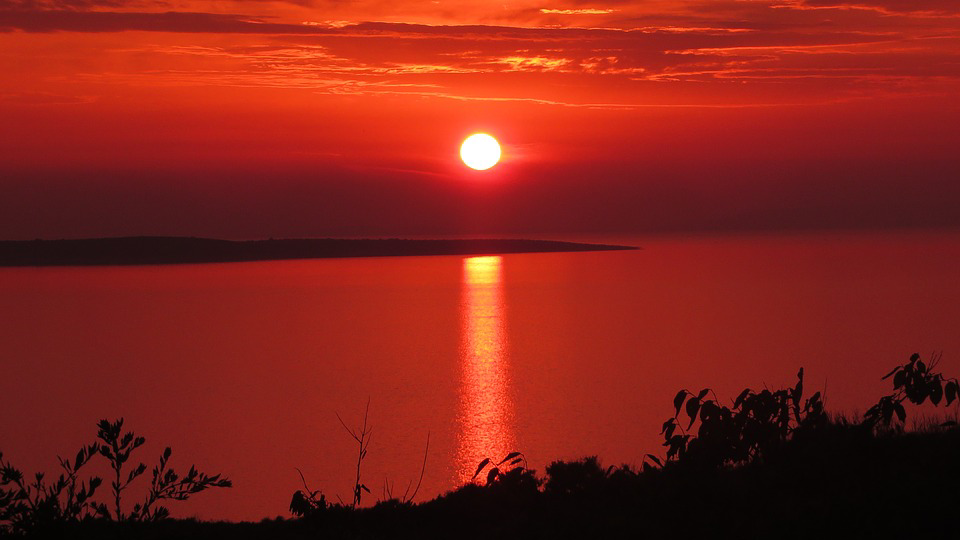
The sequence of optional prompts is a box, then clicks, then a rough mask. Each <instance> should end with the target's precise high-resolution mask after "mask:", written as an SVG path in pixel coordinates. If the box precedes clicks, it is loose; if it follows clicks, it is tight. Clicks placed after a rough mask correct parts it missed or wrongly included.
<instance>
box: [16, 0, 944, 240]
mask: <svg viewBox="0 0 960 540" xmlns="http://www.w3.org/2000/svg"><path fill="white" fill-rule="evenodd" d="M708 4H709V5H708ZM708 4H703V3H697V2H684V1H680V0H666V1H658V2H634V3H623V2H618V3H612V4H610V3H608V4H603V3H596V2H594V3H583V2H579V1H572V0H560V1H557V2H553V3H550V4H543V3H538V2H528V1H521V2H514V3H511V4H508V5H506V6H502V7H501V6H498V7H495V8H492V7H491V6H490V4H488V3H485V2H478V1H475V0H458V1H457V2H454V3H453V4H444V9H437V6H435V5H433V4H431V3H418V2H395V3H391V4H389V5H385V4H382V3H379V2H372V1H370V0H360V1H358V2H348V3H337V4H335V5H326V4H323V5H320V4H315V3H313V2H309V1H304V2H300V1H297V2H250V1H240V0H227V1H222V2H221V1H217V2H214V1H211V0H185V1H183V2H167V1H166V0H160V1H158V2H135V3H125V2H115V1H107V0H91V1H86V2H79V3H71V2H60V1H53V0H45V1H39V2H23V1H20V0H10V1H7V2H0V51H2V52H0V69H2V70H3V72H4V73H5V77H3V80H2V81H0V118H3V124H4V129H5V131H6V132H7V133H9V134H10V136H9V137H7V141H6V144H4V145H0V186H2V188H3V193H4V196H3V197H2V198H0V216H3V218H2V220H0V232H2V236H3V237H5V238H20V239H32V238H35V237H44V238H46V237H55V238H58V237H65V236H73V237H77V236H81V237H82V236H110V235H113V236H117V235H120V236H122V235H137V234H179V235H200V236H216V237H231V238H248V237H257V238H259V237H270V236H274V237H284V236H286V237H289V236H325V235H336V234H358V235H363V234H372V235H388V236H389V235H395V234H424V235H430V234H460V233H464V232H467V231H469V230H470V229H471V228H475V227H479V225H478V224H480V223H481V222H482V223H483V224H484V227H487V222H486V221H484V220H490V223H489V228H491V229H495V231H494V230H491V231H490V232H514V233H522V232H524V231H527V230H533V229H535V230H539V231H544V232H568V231H580V230H586V229H592V230H620V231H634V230H699V229H710V230H717V229H734V230H744V229H769V228H775V229H778V230H779V229H784V228H801V229H809V228H822V227H858V228H860V227H889V226H920V225H938V224H944V223H950V224H958V223H960V214H958V213H957V212H955V211H954V209H955V208H956V207H957V205H960V187H958V184H957V183H956V182H951V181H948V180H947V179H949V178H956V177H957V175H958V174H960V164H958V160H957V158H956V157H955V149H956V148H958V147H960V130H957V129H955V126H957V125H960V71H958V69H957V66H960V18H958V15H960V10H958V8H957V5H956V3H951V2H945V1H940V0H922V1H917V2H906V3H904V2H894V1H891V0H865V1H857V2H848V1H845V0H796V1H794V0H790V1H780V0H758V1H751V2H742V1H735V0H717V1H712V2H709V3H708ZM480 125H482V126H495V127H496V130H497V131H496V133H492V134H493V135H494V136H496V137H497V138H498V139H501V140H509V141H510V149H509V150H510V153H509V154H510V155H509V157H510V167H511V180H510V182H496V183H493V182H490V183H487V184H485V185H486V186H487V187H485V188H484V189H485V190H486V191H485V195H484V198H483V201H484V206H483V207H482V208H481V207H479V206H477V205H478V204H479V202H478V199H477V194H476V193H475V192H474V191H473V190H475V189H477V187H476V183H471V182H462V181H459V180H461V179H462V176H461V175H462V173H463V166H462V165H461V163H459V162H456V161H454V160H453V159H451V158H452V157H453V156H451V151H450V147H451V145H452V144H459V142H460V141H462V139H463V137H465V136H466V135H468V133H463V131H462V130H463V129H464V128H465V127H466V126H480ZM467 129H469V128H467ZM487 129H490V128H487ZM496 169H497V167H494V170H496ZM144 171H148V172H146V173H145V172H144ZM447 180H449V181H447ZM400 201H402V202H400ZM704 201H710V204H705V202H704ZM545 203H547V204H545ZM534 206H536V207H537V209H536V211H531V210H530V209H531V208H532V207H534ZM238 216H243V219H237V218H238ZM410 216H417V219H413V220H411V219H409V217H410ZM88 217H90V219H88Z"/></svg>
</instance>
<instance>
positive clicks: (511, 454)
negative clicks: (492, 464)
mask: <svg viewBox="0 0 960 540" xmlns="http://www.w3.org/2000/svg"><path fill="white" fill-rule="evenodd" d="M519 455H520V452H510V453H509V454H507V457H505V458H503V459H501V460H500V463H497V465H503V463H504V462H505V461H508V460H511V459H513V458H515V457H517V456H519Z"/></svg>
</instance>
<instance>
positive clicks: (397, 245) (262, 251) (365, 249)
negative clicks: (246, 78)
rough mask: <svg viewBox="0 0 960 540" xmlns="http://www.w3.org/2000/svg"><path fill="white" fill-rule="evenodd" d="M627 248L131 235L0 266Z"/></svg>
mask: <svg viewBox="0 0 960 540" xmlns="http://www.w3.org/2000/svg"><path fill="white" fill-rule="evenodd" d="M625 249H637V248H636V247H633V246H619V245H610V244H584V243H577V242H560V241H554V240H523V239H446V240H407V239H399V238H385V239H338V238H318V239H281V240H274V239H270V240H245V241H233V240H217V239H211V238H193V237H166V236H131V237H120V238H87V239H67V240H13V241H0V266H94V265H138V264H187V263H222V262H242V261H267V260H281V259H328V258H341V257H398V256H413V255H493V254H502V253H537V252H557V251H607V250H625Z"/></svg>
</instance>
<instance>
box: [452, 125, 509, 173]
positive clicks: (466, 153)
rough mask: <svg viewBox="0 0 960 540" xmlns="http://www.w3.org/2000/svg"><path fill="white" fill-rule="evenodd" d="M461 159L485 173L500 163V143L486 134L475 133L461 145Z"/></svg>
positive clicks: (468, 165) (472, 167)
mask: <svg viewBox="0 0 960 540" xmlns="http://www.w3.org/2000/svg"><path fill="white" fill-rule="evenodd" d="M460 159H462V160H463V162H464V163H465V164H466V165H467V167H470V168H471V169H476V170H478V171H485V170H487V169H489V168H490V167H493V166H494V165H496V164H497V162H498V161H500V143H498V142H497V140H496V139H494V138H493V137H491V136H490V135H487V134H486V133H474V134H473V135H471V136H469V137H467V138H466V140H464V141H463V144H462V145H460Z"/></svg>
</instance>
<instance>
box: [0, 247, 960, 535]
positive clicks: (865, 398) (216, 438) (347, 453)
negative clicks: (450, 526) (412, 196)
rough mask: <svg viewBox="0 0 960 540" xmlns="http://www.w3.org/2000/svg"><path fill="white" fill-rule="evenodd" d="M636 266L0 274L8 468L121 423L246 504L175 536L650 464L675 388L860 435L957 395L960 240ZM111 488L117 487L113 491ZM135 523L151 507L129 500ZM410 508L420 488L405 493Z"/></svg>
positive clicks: (467, 262) (395, 262)
mask: <svg viewBox="0 0 960 540" xmlns="http://www.w3.org/2000/svg"><path fill="white" fill-rule="evenodd" d="M603 240H607V241H619V242H623V243H631V244H633V245H640V246H643V248H644V249H643V250H640V251H631V252H596V253H552V254H529V255H506V256H502V257H499V256H491V257H473V258H463V257H409V258H377V259H339V260H315V261H277V262H258V263H238V264H210V265H183V266H161V267H129V268H123V267H101V268H42V269H0V355H2V359H3V360H2V368H3V376H2V377H0V450H2V451H3V453H4V457H5V458H6V459H9V460H10V461H12V462H14V463H16V464H18V465H20V466H22V467H23V468H24V469H26V470H27V471H30V472H32V471H36V470H47V471H50V472H52V471H53V470H54V468H55V467H56V455H57V454H61V455H72V453H73V452H75V451H76V449H77V448H78V446H79V445H80V444H81V443H83V442H87V441H89V440H92V438H93V436H94V434H95V431H96V429H95V426H94V424H95V422H96V420H97V419H99V418H104V417H111V418H112V417H118V416H123V417H125V418H126V421H127V423H128V425H129V426H130V427H132V428H133V429H135V430H137V431H138V432H140V433H142V434H143V435H145V436H146V437H147V440H148V442H147V445H146V446H145V447H144V448H143V449H142V450H141V451H140V456H139V458H140V459H141V460H143V461H145V462H147V464H148V465H149V466H152V465H153V464H154V462H155V461H156V458H157V457H158V456H159V453H160V452H161V451H162V449H163V446H164V445H170V446H172V447H173V450H174V454H173V458H172V461H173V464H174V466H175V467H176V466H179V467H181V468H183V469H186V468H188V467H189V466H190V465H191V464H193V463H196V464H197V465H198V466H199V467H200V468H201V469H204V470H208V471H210V472H219V471H222V472H224V473H226V474H227V475H228V476H229V477H230V478H232V479H233V480H234V483H235V486H236V487H235V488H233V489H231V490H221V491H219V492H211V493H202V494H199V495H197V496H196V498H195V499H194V500H192V501H190V502H187V503H179V504H173V505H171V508H172V510H173V511H174V514H175V515H179V516H192V515H196V516H199V517H201V518H205V519H246V520H257V519H260V518H262V517H266V516H275V515H285V514H286V507H287V505H288V504H289V500H290V496H291V494H292V493H293V491H294V490H297V489H302V485H301V481H300V477H299V475H298V473H297V471H296V468H300V469H301V470H302V471H303V474H304V476H305V478H306V479H307V482H308V484H309V485H310V487H311V489H322V490H323V492H324V493H325V494H326V495H327V497H328V499H332V500H337V496H338V495H339V496H340V497H341V498H343V499H344V500H345V501H348V500H349V499H350V497H351V490H352V485H353V475H354V474H355V468H354V467H355V462H356V443H355V442H354V441H353V440H352V439H351V438H350V436H349V435H347V434H346V432H344V430H343V428H342V427H341V426H340V424H339V422H338V420H337V418H336V415H335V413H339V414H340V416H341V417H342V418H343V419H344V420H345V421H346V422H347V423H348V424H351V425H355V426H358V425H359V424H360V423H361V422H362V420H363V411H364V407H365V405H366V402H367V399H368V398H369V400H370V413H369V423H370V424H371V425H372V426H373V433H372V436H373V439H372V443H371V445H370V449H369V454H368V457H367V459H366V460H365V461H364V463H363V481H364V483H365V484H366V485H368V486H369V487H370V489H371V490H372V491H373V494H372V495H371V496H369V499H370V502H373V501H374V500H376V499H377V498H382V497H384V494H385V493H387V492H392V493H393V494H394V495H402V494H403V493H404V491H406V490H407V489H408V485H411V484H412V485H416V480H417V477H418V475H419V471H420V465H421V462H422V459H423V455H424V447H425V443H426V440H427V435H428V433H429V436H430V446H429V452H428V454H427V465H426V473H425V475H424V479H423V485H422V486H421V488H420V492H419V495H418V500H423V499H424V498H431V497H434V496H436V495H437V494H439V493H442V492H444V491H446V490H449V489H451V488H453V487H454V486H456V485H458V484H460V483H463V482H465V481H468V480H469V478H470V476H471V475H472V474H473V471H474V470H475V468H476V465H477V463H478V462H479V461H480V460H481V459H483V458H484V457H491V458H499V457H502V456H503V455H505V454H507V453H508V452H510V451H513V450H519V451H522V452H524V454H525V456H526V457H527V459H528V460H529V463H530V466H532V467H534V468H537V469H538V470H541V471H542V470H543V467H544V466H545V465H546V464H547V463H549V461H551V460H553V459H558V458H575V457H579V456H583V455H594V454H596V455H599V456H601V458H602V459H603V460H604V462H605V463H607V464H619V463H632V464H638V463H639V462H640V460H641V459H642V456H643V455H644V454H645V453H647V452H654V453H660V447H659V439H658V437H659V435H658V432H659V426H660V424H661V423H662V421H663V420H664V419H665V417H667V416H669V415H670V414H671V412H672V405H671V399H672V397H673V395H674V394H675V393H676V391H677V390H678V389H680V388H683V387H687V388H693V389H699V388H701V387H705V386H710V387H712V388H714V389H715V390H716V392H717V393H718V394H719V395H720V396H721V397H726V396H731V397H732V396H734V395H736V393H738V392H739V390H741V389H742V388H743V387H744V386H752V387H754V388H757V387H762V386H764V385H768V386H778V385H781V384H787V383H791V382H792V381H793V380H794V379H793V378H794V375H795V373H796V371H797V368H799V367H800V366H803V367H805V368H806V373H807V388H813V389H820V390H823V389H826V396H827V405H828V408H830V409H833V410H843V411H847V412H853V411H856V410H860V411H863V410H864V409H866V408H867V407H868V406H869V405H870V404H871V400H875V399H876V398H877V397H878V396H880V395H881V394H882V393H883V391H884V390H886V386H885V384H884V383H883V382H881V381H880V380H879V377H880V376H881V375H883V374H884V373H886V371H889V369H890V368H891V367H892V366H893V365H895V364H896V363H898V362H900V361H902V360H904V359H906V358H907V357H908V356H909V355H910V353H913V352H915V351H916V352H920V353H922V354H925V355H926V354H929V353H930V352H931V351H935V350H936V351H940V350H942V351H943V352H944V363H943V365H942V367H943V369H944V370H945V371H947V372H950V373H954V374H957V373H960V279H958V276H960V268H958V266H960V234H957V233H955V232H936V233H933V232H923V233H889V234H806V235H780V236H726V237H645V238H631V239H622V238H621V239H610V238H607V239H603ZM100 472H101V473H103V472H104V471H102V470H101V471H100ZM131 489H132V490H133V491H131V492H130V496H131V499H129V501H130V502H129V504H132V503H133V499H134V498H139V497H141V496H142V492H139V491H136V490H135V488H131ZM409 489H410V490H411V491H412V489H413V487H410V488H409Z"/></svg>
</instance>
